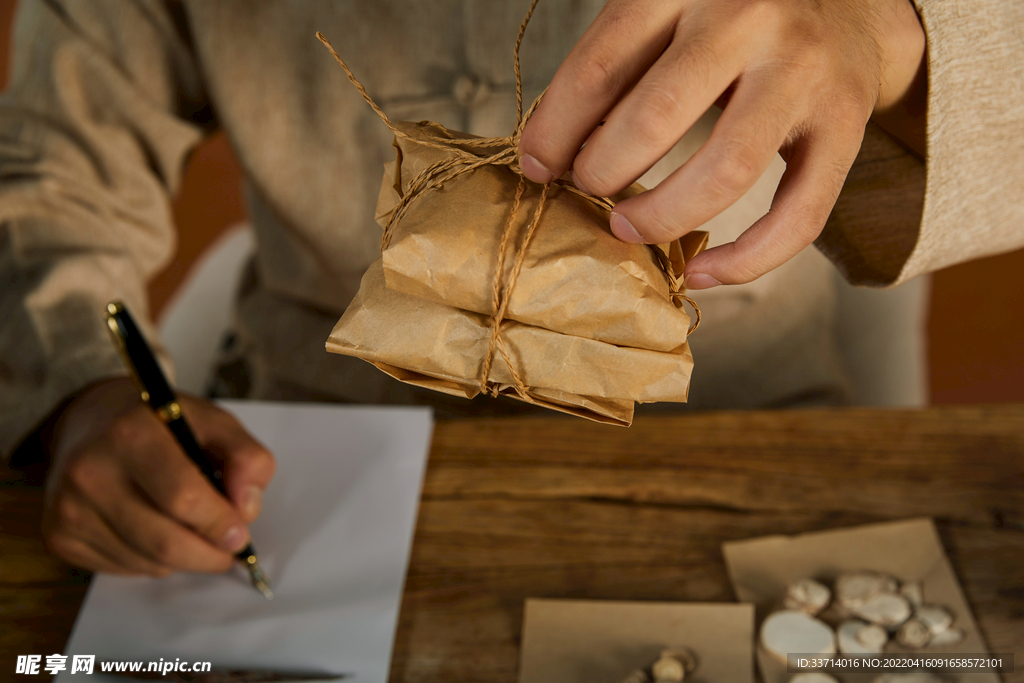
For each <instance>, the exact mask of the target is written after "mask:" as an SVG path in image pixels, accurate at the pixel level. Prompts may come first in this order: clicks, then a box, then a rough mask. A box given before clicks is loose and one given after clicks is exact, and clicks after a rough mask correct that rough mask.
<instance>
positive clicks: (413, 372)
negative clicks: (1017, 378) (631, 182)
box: [317, 0, 707, 426]
mask: <svg viewBox="0 0 1024 683" xmlns="http://www.w3.org/2000/svg"><path fill="white" fill-rule="evenodd" d="M535 5H536V0H535V1H534V3H533V5H532V6H531V10H530V13H532V11H533V10H532V7H533V6H535ZM528 21H529V14H528V15H527V18H526V20H525V21H524V22H523V25H522V26H521V27H520V33H519V40H518V41H517V43H516V51H515V71H516V82H517V84H519V83H520V77H519V45H520V43H521V41H522V36H523V31H525V29H526V23H527V22H528ZM317 35H318V37H319V38H320V40H321V41H322V42H323V43H324V45H325V46H326V47H327V48H328V50H330V51H331V53H332V55H334V57H335V59H336V60H337V61H338V63H339V64H340V65H341V67H342V68H343V69H344V70H345V73H346V74H347V75H348V77H349V80H350V81H351V82H352V84H353V85H354V86H355V87H356V89H357V90H358V91H359V92H360V94H361V95H362V96H363V98H364V99H365V100H366V102H367V104H369V105H370V107H371V108H372V109H373V110H374V112H376V113H377V115H378V116H379V117H380V119H381V121H382V122H383V123H384V124H385V125H387V126H388V128H389V129H390V130H391V131H392V132H393V133H394V134H395V142H394V147H395V150H396V155H397V158H396V160H395V161H394V162H393V163H390V164H388V165H387V166H386V168H385V175H384V181H383V183H382V186H381V191H380V196H379V199H378V205H377V212H376V215H377V220H378V222H379V223H380V224H381V226H382V227H383V228H384V234H383V237H382V240H381V251H382V257H381V258H380V259H378V260H377V261H376V262H374V264H373V265H372V266H371V267H370V269H369V270H368V271H367V273H366V275H365V276H364V278H363V281H362V283H361V285H360V290H359V292H358V293H357V295H356V297H355V299H354V300H353V301H352V304H351V305H350V306H349V308H348V310H347V311H346V312H345V314H344V316H342V318H341V319H340V320H339V321H338V324H337V325H336V326H335V328H334V330H333V331H332V332H331V335H330V338H329V339H328V341H327V350H328V351H331V352H333V353H340V354H345V355H350V356H355V357H357V358H362V359H363V360H366V361H368V362H370V363H373V364H374V365H375V366H376V367H378V368H379V369H381V370H382V371H384V372H386V373H388V374H389V375H391V376H392V377H395V378H396V379H399V380H401V381H403V382H407V383H409V384H414V385H417V386H422V387H426V388H429V389H434V390H437V391H442V392H445V393H448V394H452V395H456V396H465V397H467V398H472V397H474V396H476V395H477V394H479V393H488V394H490V395H493V396H499V395H506V396H510V397H512V398H516V399H518V400H521V401H526V402H528V403H532V404H536V405H539V406H544V407H547V408H551V409H554V410H558V411H562V412H567V413H570V414H573V415H579V416H581V417H587V418H589V419H592V420H596V421H599V422H606V423H611V424H619V425H626V426H628V425H629V424H630V423H631V422H632V419H633V404H634V402H641V403H644V402H652V401H678V402H683V401H686V396H687V393H688V391H689V382H690V373H691V370H692V368H693V357H692V356H691V355H690V348H689V345H688V344H687V341H686V340H687V336H688V334H689V333H690V332H691V331H692V330H693V329H695V327H696V322H699V311H698V316H697V321H696V322H695V323H693V324H691V320H690V317H689V315H687V313H686V310H685V309H684V308H683V300H687V301H689V299H687V297H686V296H685V294H684V289H683V286H682V274H683V268H684V267H685V265H686V261H687V260H688V259H690V258H692V257H693V256H694V255H695V254H697V253H698V252H700V251H701V250H702V249H704V248H705V246H706V245H707V234H706V233H700V232H695V233H691V234H689V235H687V236H686V237H685V238H683V239H682V240H677V241H676V242H674V243H672V244H670V245H662V246H651V245H638V244H625V243H623V242H620V241H619V240H618V239H616V238H615V237H614V236H613V235H612V234H611V231H610V229H609V227H608V219H609V215H610V211H611V208H612V207H613V206H614V201H613V200H611V199H608V198H603V197H593V196H590V195H586V194H585V193H583V192H581V191H580V190H579V189H578V188H576V187H575V186H573V184H572V183H571V181H569V180H568V179H565V178H562V179H558V180H555V181H553V182H551V183H548V184H547V185H544V186H541V185H537V184H535V183H531V182H530V181H528V180H527V179H526V178H525V176H523V175H522V171H521V169H520V168H519V162H518V157H517V149H518V145H519V136H520V135H521V134H522V130H523V126H524V125H525V123H526V121H527V120H528V119H529V117H530V115H531V113H532V112H533V109H534V108H535V107H536V105H537V102H534V105H533V107H531V108H530V109H529V110H528V111H527V112H525V114H524V113H523V107H522V101H521V98H519V97H518V92H519V89H518V87H517V125H516V129H515V131H514V132H513V133H512V134H510V135H508V136H506V137H498V138H477V137H474V136H470V135H466V134H463V133H457V132H451V131H448V130H447V129H445V128H444V127H443V126H441V125H440V124H437V123H431V122H429V121H426V122H420V123H397V124H396V123H392V121H391V120H390V119H389V118H388V117H387V115H386V114H385V113H384V112H383V111H382V110H381V109H380V107H379V106H377V104H376V103H375V102H374V101H373V99H372V98H371V97H370V96H369V95H368V94H367V92H366V89H365V88H364V87H363V86H362V84H361V83H359V81H358V80H357V79H356V78H355V76H354V74H352V72H351V70H350V69H349V68H348V66H347V65H346V64H345V62H344V60H342V59H341V57H340V56H339V55H338V54H337V52H336V51H335V50H334V49H333V48H332V47H331V46H330V43H329V42H328V41H327V39H326V38H324V37H323V36H322V35H320V34H317ZM538 102H539V100H538ZM642 191H643V188H642V187H640V186H637V185H635V186H633V187H631V188H629V189H628V190H627V191H625V192H624V193H623V195H622V196H621V197H619V199H621V198H622V197H624V196H630V195H632V194H636V193H638V192H642ZM690 303H691V304H693V302H692V301H690ZM694 306H695V304H694Z"/></svg>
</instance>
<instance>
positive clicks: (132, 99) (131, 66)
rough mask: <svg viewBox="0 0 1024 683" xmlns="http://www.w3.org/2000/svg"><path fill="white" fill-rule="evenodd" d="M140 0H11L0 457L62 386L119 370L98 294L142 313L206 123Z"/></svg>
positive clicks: (175, 50)
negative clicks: (196, 116) (173, 204)
mask: <svg viewBox="0 0 1024 683" xmlns="http://www.w3.org/2000/svg"><path fill="white" fill-rule="evenodd" d="M151 10H152V7H149V8H148V9H147V8H142V7H140V6H138V5H136V4H135V3H133V2H124V3H119V4H117V5H116V6H115V5H114V3H90V2H77V1H76V2H72V3H68V4H67V5H66V6H62V3H60V2H58V1H54V2H41V1H39V0H24V1H23V2H22V3H21V5H20V6H19V15H18V19H17V24H16V28H15V31H14V39H15V44H14V50H13V65H12V70H11V76H12V77H11V84H10V86H9V88H8V90H7V91H6V92H5V93H4V94H3V96H2V97H0V146H2V148H3V150H4V153H3V155H0V281H3V282H5V283H8V284H7V285H5V287H4V288H3V291H2V293H0V320H3V325H0V359H3V360H2V362H0V457H2V458H6V457H7V456H9V454H10V452H11V449H13V448H14V447H15V446H16V445H17V444H18V442H20V441H21V440H22V439H23V438H24V437H25V436H27V435H28V433H29V432H30V431H31V430H33V429H34V428H36V427H38V426H39V425H40V424H41V423H42V422H43V421H44V420H45V419H46V417H47V416H48V415H49V414H50V413H52V411H53V410H54V409H55V408H56V407H57V406H58V405H59V404H60V403H61V401H63V400H64V399H65V398H66V397H67V396H68V395H70V394H73V393H75V392H77V391H79V390H81V389H82V388H83V387H85V386H86V385H88V384H90V383H92V382H94V381H96V380H99V379H101V378H104V377H110V376H112V375H120V374H123V372H124V369H123V367H122V366H121V362H120V359H119V357H118V356H117V353H116V352H115V350H114V348H113V346H112V345H111V343H110V341H109V339H108V338H107V336H106V335H107V333H106V330H105V327H104V324H103V318H102V312H103V307H104V305H105V304H106V303H107V302H108V301H109V300H110V299H113V298H120V299H124V300H125V301H126V302H127V303H128V305H130V306H131V307H132V308H133V310H137V311H139V312H140V313H142V312H145V310H146V301H145V298H146V295H145V284H146V281H147V279H148V278H149V277H150V276H152V274H153V273H155V272H156V271H157V270H158V269H159V268H160V267H162V266H163V264H164V263H166V261H167V259H168V258H169V257H170V254H171V252H172V250H173V248H174V243H175V235H174V228H173V225H172V223H171V212H170V195H171V193H172V192H173V191H174V189H175V187H176V185H177V183H178V180H179V178H180V173H181V169H182V167H183V165H184V161H185V159H186V156H187V154H188V152H189V150H190V149H192V148H193V147H194V146H195V145H196V144H197V143H198V141H199V140H200V138H201V136H202V134H203V131H202V130H201V129H200V128H199V127H197V126H196V125H194V124H192V123H190V122H189V121H187V120H184V115H185V114H186V113H187V112H186V108H187V107H189V106H192V105H190V104H188V103H190V102H191V103H193V104H195V103H196V102H198V101H199V99H200V95H201V93H200V91H199V90H198V86H197V84H198V76H197V74H196V73H195V72H194V69H192V68H191V67H190V66H189V65H190V64H191V60H190V58H189V57H188V55H187V51H186V41H184V40H181V39H178V38H176V37H175V36H174V33H173V30H172V22H171V20H170V19H169V18H168V17H167V16H160V15H158V13H155V12H152V11H151ZM143 317H145V316H143ZM147 330H151V327H148V328H147Z"/></svg>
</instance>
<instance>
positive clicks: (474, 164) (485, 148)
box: [316, 0, 700, 399]
mask: <svg viewBox="0 0 1024 683" xmlns="http://www.w3.org/2000/svg"><path fill="white" fill-rule="evenodd" d="M538 1H539V0H533V2H532V3H531V4H530V9H529V11H528V12H527V13H526V17H525V18H524V19H523V23H522V24H521V25H520V26H519V34H518V35H517V37H516V43H515V48H514V50H513V61H512V63H513V70H514V71H515V78H516V127H515V130H514V131H513V132H512V134H511V135H507V136H504V137H489V138H477V137H473V138H451V137H444V136H441V135H435V134H433V133H429V132H427V131H423V130H421V131H420V135H419V136H416V137H413V136H412V135H409V134H408V133H406V132H405V131H403V130H401V129H400V128H398V127H397V126H396V125H395V124H394V123H392V121H391V119H390V118H388V115H387V114H385V113H384V110H383V109H381V108H380V107H379V106H378V105H377V103H376V102H375V101H374V100H373V98H372V97H370V94H369V93H368V92H367V91H366V88H365V87H364V86H363V84H362V83H360V82H359V79H358V78H356V76H355V74H354V73H352V70H351V69H350V68H349V66H348V64H346V63H345V60H343V59H342V58H341V55H339V54H338V52H337V51H336V50H335V49H334V47H333V46H332V45H331V42H330V41H329V40H327V38H326V37H325V36H324V35H323V34H322V33H320V32H319V31H318V32H317V34H316V37H317V39H319V40H320V42H321V43H323V45H324V47H326V48H327V50H328V51H329V52H330V53H331V55H332V56H333V57H334V59H335V61H337V62H338V64H340V65H341V68H342V69H343V70H344V71H345V75H346V76H348V80H349V81H350V82H351V83H352V85H353V86H355V88H356V90H357V91H358V92H359V94H360V95H361V96H362V97H363V100H365V101H366V103H367V104H368V105H370V108H371V109H372V110H373V112H374V113H375V114H377V116H378V117H379V118H380V120H381V121H383V122H384V125H386V126H387V127H388V129H389V130H390V131H391V132H392V133H393V134H394V135H395V137H397V138H401V139H403V140H409V141H410V142H414V143H416V144H419V145H424V146H426V147H432V148H434V149H439V150H443V151H444V152H446V154H447V156H446V158H445V159H442V160H441V161H437V162H435V163H433V164H431V165H430V166H428V167H427V168H424V169H423V170H422V171H420V173H419V174H417V175H416V177H415V178H413V179H412V181H411V182H410V183H409V186H408V188H407V191H406V192H404V193H403V195H402V197H401V199H400V200H399V202H398V204H396V205H395V208H394V209H393V210H392V212H391V215H390V217H389V218H388V222H387V224H386V225H385V227H384V233H383V235H382V236H381V251H384V250H385V249H387V248H388V246H389V245H390V243H391V236H392V234H393V232H394V227H395V226H396V225H397V224H398V222H399V221H401V220H402V218H403V217H404V216H405V215H406V213H407V212H408V210H409V207H410V205H411V204H412V203H413V201H415V200H416V199H417V198H419V197H421V196H423V195H424V194H426V193H428V192H429V191H431V190H436V189H439V188H440V187H441V186H443V185H444V184H445V183H446V182H449V181H450V180H452V179H454V178H457V177H458V176H460V175H462V174H464V173H469V172H471V171H474V170H476V169H478V168H481V167H483V166H506V167H508V168H509V170H511V171H512V172H513V173H515V174H516V175H517V176H519V185H518V187H517V188H516V194H515V199H514V200H513V202H512V207H511V211H510V212H509V215H508V219H507V220H506V222H505V228H504V230H503V231H502V236H501V243H500V245H499V247H498V257H497V264H496V269H495V271H494V280H493V282H492V291H491V294H492V297H491V307H492V309H493V312H492V314H491V334H490V340H489V343H488V347H487V354H486V355H485V357H484V361H483V364H482V366H481V373H480V377H479V384H480V390H481V392H483V393H488V394H491V395H493V396H497V395H498V394H499V387H498V386H497V385H493V386H492V384H491V383H490V382H489V380H488V377H489V376H490V372H491V367H492V365H493V362H494V356H495V353H496V352H497V353H500V354H501V356H502V358H503V359H504V360H505V363H506V365H507V366H508V369H509V372H510V374H511V375H512V382H513V386H514V388H515V391H516V392H517V393H518V394H519V395H520V397H522V398H524V399H529V396H528V391H529V389H528V387H527V386H526V384H525V383H524V382H523V379H522V377H521V376H520V375H519V373H518V372H517V370H516V364H515V363H513V362H512V358H511V357H510V354H509V351H508V348H507V347H506V345H505V342H504V340H503V339H502V337H501V323H502V321H503V320H504V319H505V313H506V311H507V309H508V304H509V301H510V300H511V298H512V291H513V289H514V288H515V284H516V280H518V278H519V273H520V271H521V270H522V267H523V262H524V259H525V255H526V250H527V247H528V246H529V244H530V240H531V239H532V238H533V235H534V233H535V232H536V230H537V226H538V225H539V224H540V219H541V214H542V213H543V211H544V205H545V202H546V200H547V198H548V194H549V193H550V190H551V188H552V186H556V187H558V188H561V189H562V190H564V191H568V192H571V193H573V194H576V195H578V196H580V197H582V198H584V199H586V200H587V201H590V202H591V203H593V204H595V205H597V206H598V207H601V208H603V209H605V210H608V211H611V209H612V208H614V206H615V202H613V201H612V200H610V199H608V198H607V197H597V196H594V195H590V194H587V193H586V192H583V191H582V190H580V189H579V188H577V187H576V186H575V185H574V184H573V183H572V182H570V181H567V180H563V179H560V178H559V179H555V180H553V181H551V182H549V183H547V184H545V185H544V186H543V189H542V190H541V193H540V198H539V200H538V202H537V208H536V209H534V212H533V215H532V217H531V219H530V222H529V223H528V224H527V227H526V232H525V235H524V236H523V240H522V243H521V244H520V245H519V246H518V248H517V249H516V256H515V262H514V263H513V264H512V269H511V272H510V273H509V277H508V281H507V282H504V270H505V262H506V260H507V253H508V251H509V249H510V246H509V245H510V244H511V242H512V236H513V234H514V233H515V232H516V229H515V222H516V220H515V219H516V216H517V215H518V213H519V208H520V206H521V204H522V199H523V195H524V194H525V192H526V180H527V179H526V176H525V175H523V171H522V169H521V168H520V166H519V156H518V153H517V150H518V148H519V140H520V138H521V136H522V133H523V129H524V128H525V127H526V123H527V122H528V121H529V120H530V117H531V116H532V115H533V113H534V112H535V111H536V109H537V105H539V104H540V102H541V100H542V99H543V97H544V93H546V92H547V90H545V91H544V92H542V93H541V94H540V96H539V97H537V99H535V100H534V101H533V103H532V104H531V105H530V107H529V109H527V110H526V112H525V113H524V112H523V86H522V74H521V72H520V68H519V50H520V48H521V46H522V43H523V36H524V35H525V33H526V27H527V25H528V24H529V23H530V17H532V16H533V11H534V9H535V8H536V7H537V2H538ZM654 252H655V253H656V255H657V257H658V263H659V265H660V266H661V268H662V270H664V271H665V274H666V275H667V277H668V280H669V283H670V295H671V297H672V298H673V299H674V300H675V299H677V298H678V299H682V300H685V301H688V302H689V303H690V304H691V305H692V306H693V308H694V310H695V311H696V313H697V316H696V321H695V322H694V323H693V325H692V326H691V327H690V332H693V331H694V330H695V329H697V326H698V325H699V324H700V309H698V308H697V304H696V303H695V302H694V301H693V299H691V298H689V297H688V296H686V295H685V294H684V293H683V290H682V289H681V287H680V286H679V284H680V283H678V282H677V278H676V277H675V276H674V275H673V271H672V268H671V265H670V264H667V263H666V262H665V260H664V259H663V258H662V257H663V255H662V254H661V252H660V250H659V249H657V248H656V247H655V248H654ZM677 305H680V306H681V305H682V304H681V303H679V304H677Z"/></svg>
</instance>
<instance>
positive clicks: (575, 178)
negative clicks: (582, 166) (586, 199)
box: [572, 170, 594, 194]
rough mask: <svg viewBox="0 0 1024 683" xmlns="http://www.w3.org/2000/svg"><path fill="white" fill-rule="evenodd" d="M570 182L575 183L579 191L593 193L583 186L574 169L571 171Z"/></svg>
mask: <svg viewBox="0 0 1024 683" xmlns="http://www.w3.org/2000/svg"><path fill="white" fill-rule="evenodd" d="M572 184H573V185H575V186H576V187H577V188H578V189H580V190H581V191H583V192H586V193H587V194H594V193H593V192H591V191H590V190H588V189H587V188H586V187H584V186H583V183H581V182H580V179H579V178H578V177H577V176H576V171H575V170H573V172H572Z"/></svg>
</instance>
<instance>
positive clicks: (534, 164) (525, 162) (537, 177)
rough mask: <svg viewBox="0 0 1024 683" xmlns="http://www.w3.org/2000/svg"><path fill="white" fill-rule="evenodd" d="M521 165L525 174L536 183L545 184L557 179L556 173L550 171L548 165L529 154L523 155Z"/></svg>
mask: <svg viewBox="0 0 1024 683" xmlns="http://www.w3.org/2000/svg"><path fill="white" fill-rule="evenodd" d="M519 165H520V166H521V167H522V169H523V175H525V176H526V177H527V178H529V179H530V180H532V181H533V182H535V183H540V184H541V185H543V184H545V183H550V182H551V181H552V180H554V179H555V174H554V173H552V172H551V171H549V170H548V167H547V166H545V165H544V164H542V163H540V162H539V161H537V159H536V158H535V157H532V156H530V155H529V154H524V155H523V158H522V159H520V160H519Z"/></svg>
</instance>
